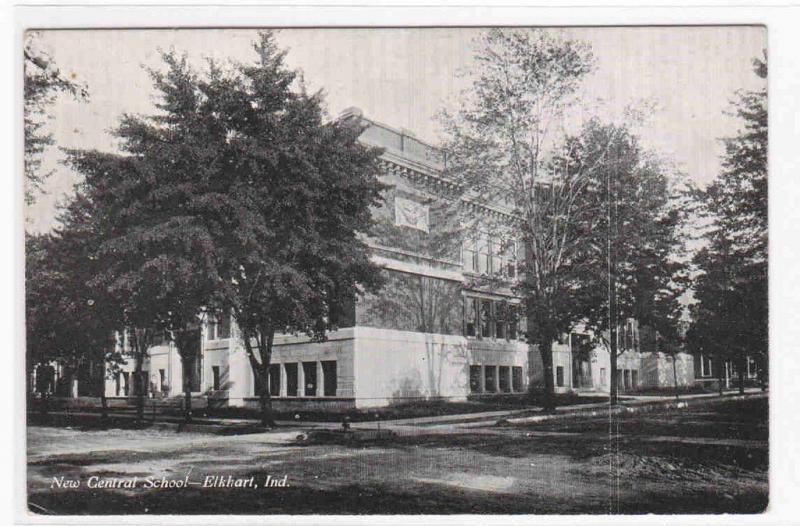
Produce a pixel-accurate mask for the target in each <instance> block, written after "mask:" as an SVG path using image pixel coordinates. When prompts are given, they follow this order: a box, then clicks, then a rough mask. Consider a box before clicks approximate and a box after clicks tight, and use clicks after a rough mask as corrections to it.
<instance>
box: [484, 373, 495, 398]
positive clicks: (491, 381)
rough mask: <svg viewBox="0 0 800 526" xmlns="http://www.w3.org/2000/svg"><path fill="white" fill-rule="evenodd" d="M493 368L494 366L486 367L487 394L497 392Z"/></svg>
mask: <svg viewBox="0 0 800 526" xmlns="http://www.w3.org/2000/svg"><path fill="white" fill-rule="evenodd" d="M495 369H496V368H495V367H494V366H487V367H486V368H485V369H484V371H485V373H484V374H485V383H484V385H485V386H486V392H487V393H495V392H497V378H496V377H495Z"/></svg>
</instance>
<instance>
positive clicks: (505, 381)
mask: <svg viewBox="0 0 800 526" xmlns="http://www.w3.org/2000/svg"><path fill="white" fill-rule="evenodd" d="M498 369H499V371H498V372H499V377H498V381H499V384H500V391H501V392H503V393H510V392H511V369H510V368H508V367H499V368H498Z"/></svg>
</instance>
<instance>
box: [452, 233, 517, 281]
mask: <svg viewBox="0 0 800 526" xmlns="http://www.w3.org/2000/svg"><path fill="white" fill-rule="evenodd" d="M461 259H462V263H463V268H464V272H470V273H474V274H485V275H494V276H501V277H506V278H515V277H516V276H517V244H516V243H515V242H507V243H503V242H501V241H499V240H493V239H490V238H489V237H488V236H485V235H480V236H476V237H473V238H468V239H466V240H465V241H464V244H463V246H462V250H461Z"/></svg>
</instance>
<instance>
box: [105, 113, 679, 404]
mask: <svg viewBox="0 0 800 526" xmlns="http://www.w3.org/2000/svg"><path fill="white" fill-rule="evenodd" d="M354 111H356V110H354ZM364 120H365V122H366V123H367V124H368V127H367V128H366V130H365V131H364V133H363V135H362V141H363V142H364V143H365V144H369V145H375V146H380V147H382V148H384V150H385V151H384V153H383V155H382V158H381V163H382V167H383V170H384V174H383V176H382V179H383V181H384V182H385V183H388V184H389V185H390V188H389V189H388V190H387V191H386V192H385V202H384V204H383V205H382V206H380V207H379V208H376V209H375V210H374V218H375V220H376V228H375V231H374V234H373V235H372V237H371V238H370V239H369V240H368V242H369V245H370V247H371V249H372V251H373V260H374V262H375V263H377V264H378V265H380V266H381V267H383V269H384V270H383V272H384V273H385V277H386V285H385V286H384V288H383V289H382V291H381V292H380V293H379V294H378V295H370V296H367V297H365V298H360V299H359V300H358V301H353V302H351V303H350V304H349V305H345V306H344V308H343V309H342V312H341V313H339V319H338V325H339V326H340V327H344V328H341V329H339V330H337V331H334V332H332V333H329V334H328V338H327V341H325V342H311V341H309V339H308V338H306V337H297V336H289V335H280V336H277V337H276V339H275V342H274V350H273V354H272V366H271V369H270V381H269V386H270V391H271V394H272V396H273V397H274V404H275V406H276V407H283V408H289V407H295V406H298V405H302V406H303V407H306V408H308V407H315V408H334V407H337V408H340V407H376V406H385V405H388V404H392V403H398V402H403V401H410V400H414V399H420V398H423V399H445V400H453V401H456V400H466V399H467V398H468V397H470V396H488V395H503V394H512V393H524V392H526V391H527V390H528V388H529V386H539V385H543V377H542V372H543V369H542V365H541V358H540V356H539V352H538V350H536V349H535V348H532V347H529V346H528V345H527V344H526V343H525V342H523V341H521V339H520V335H521V334H522V333H523V331H524V330H525V322H524V319H522V318H521V317H520V315H519V314H520V309H519V299H518V298H516V297H515V296H514V294H513V293H512V290H511V285H512V283H513V280H514V279H516V278H517V258H518V257H520V256H521V254H518V247H517V244H516V243H514V242H513V241H508V240H500V239H493V238H492V236H489V235H487V234H486V233H483V232H481V231H480V229H479V228H477V229H475V231H470V232H466V233H463V232H462V224H463V223H462V222H461V219H460V218H461V216H460V215H459V214H461V213H464V212H465V211H466V213H468V214H471V215H473V216H475V217H485V216H494V217H502V216H503V215H507V212H506V211H504V210H503V208H502V207H491V208H490V207H485V206H482V205H478V204H476V203H474V202H470V201H468V200H464V199H462V197H461V196H460V193H459V192H458V191H457V189H458V187H457V184H456V183H455V182H454V181H451V180H448V179H447V178H445V177H444V176H442V168H443V165H444V162H445V159H443V158H442V154H441V153H440V152H439V151H438V150H436V149H435V148H432V147H430V146H428V145H426V144H425V143H423V142H421V141H419V140H417V139H416V138H414V137H413V136H412V135H410V134H409V133H407V132H404V131H400V130H395V129H393V128H390V127H388V126H385V125H383V124H379V123H376V122H372V121H369V120H367V119H364ZM485 276H490V277H492V278H493V279H492V285H491V286H489V285H486V284H485V283H486V280H485V279H483V278H484V277H485ZM631 322H632V321H631ZM634 325H635V324H633V325H631V328H630V331H622V332H623V333H624V334H628V335H629V337H630V338H631V342H632V343H631V346H630V348H629V351H627V352H625V353H624V354H623V355H622V356H620V358H619V361H618V363H619V366H618V367H619V369H620V375H619V382H620V386H621V390H623V391H627V390H635V389H636V388H637V387H639V386H643V385H649V383H650V382H651V381H652V382H655V383H658V384H659V385H660V384H661V382H663V381H664V378H665V374H664V373H663V370H664V363H663V357H661V356H659V355H657V353H655V354H654V353H649V354H648V353H644V354H642V352H641V351H642V349H640V348H639V345H638V334H639V331H638V328H635V327H634ZM124 344H125V342H124V341H120V342H119V345H120V346H121V347H120V348H121V349H123V350H124V348H125V347H124ZM199 345H200V348H199V349H198V353H199V359H198V360H196V362H197V366H196V368H195V370H194V371H192V378H191V384H192V390H193V391H194V392H196V393H197V394H198V395H205V396H208V397H209V400H215V401H217V402H218V403H222V404H228V405H231V406H243V405H254V406H255V405H257V403H258V400H257V398H256V397H255V393H256V389H255V384H254V377H253V374H252V372H251V369H250V364H249V362H248V358H247V356H246V354H245V351H244V349H243V345H242V343H241V340H240V339H239V334H238V331H237V328H236V326H235V324H232V323H231V321H230V319H229V318H228V317H225V318H223V319H220V320H218V321H215V320H206V322H205V324H204V327H203V336H202V338H201V341H200V344H199ZM553 355H554V364H553V365H554V369H553V375H554V382H555V385H556V391H557V392H568V391H573V390H582V391H600V392H607V391H608V389H609V378H610V366H609V363H610V361H609V356H608V352H606V351H604V350H602V349H593V348H591V345H589V342H588V339H587V337H586V336H582V335H580V334H571V335H569V336H566V335H565V336H564V337H563V338H562V339H561V340H560V341H558V342H556V343H555V344H554V346H553ZM688 360H689V362H688V363H689V365H688V367H689V370H690V371H691V370H692V365H691V357H690V356H689V357H688ZM143 369H144V375H145V376H146V380H145V381H139V382H137V381H136V379H135V378H134V377H133V372H132V371H133V364H131V363H129V364H127V365H125V366H123V368H122V370H121V371H120V373H119V374H118V375H117V376H116V377H115V378H112V379H110V380H108V382H107V384H106V395H108V396H110V397H115V396H119V397H123V396H132V395H133V394H134V392H135V391H136V389H137V385H138V386H143V388H144V389H145V390H146V391H147V392H148V393H149V394H150V395H151V396H155V397H158V396H177V395H179V394H180V393H181V391H182V367H181V360H180V357H179V356H178V353H177V350H176V349H175V348H174V346H172V345H171V344H169V343H168V342H165V341H162V342H157V344H156V345H155V346H154V347H153V348H152V349H151V350H150V353H149V359H148V360H147V362H146V363H145V364H144V367H143ZM643 371H646V372H643ZM666 385H672V380H671V376H670V377H669V381H668V382H667V384H666Z"/></svg>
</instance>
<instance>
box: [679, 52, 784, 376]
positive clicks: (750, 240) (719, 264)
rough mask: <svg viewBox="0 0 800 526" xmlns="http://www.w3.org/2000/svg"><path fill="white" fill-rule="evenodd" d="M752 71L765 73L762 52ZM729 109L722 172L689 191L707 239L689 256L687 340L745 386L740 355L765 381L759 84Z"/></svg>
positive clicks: (764, 123) (762, 105)
mask: <svg viewBox="0 0 800 526" xmlns="http://www.w3.org/2000/svg"><path fill="white" fill-rule="evenodd" d="M753 69H754V72H755V74H756V75H757V76H758V77H759V78H761V79H766V77H767V63H766V56H765V58H764V60H760V59H754V60H753ZM730 114H731V115H732V116H734V117H736V118H737V119H738V120H739V122H740V123H741V128H740V129H739V131H738V133H737V134H736V135H735V136H733V137H729V138H726V139H723V142H724V145H725V154H724V157H723V159H722V168H723V170H722V173H721V174H720V176H719V178H717V179H716V180H715V181H714V182H713V183H712V184H710V185H709V186H708V187H707V188H706V189H705V190H695V195H696V196H697V197H698V198H699V201H700V212H701V216H702V217H704V218H706V220H707V221H710V227H709V228H708V231H707V241H708V244H707V246H706V247H705V248H704V250H701V251H700V252H699V253H698V254H697V256H696V257H695V260H694V263H695V265H696V266H697V270H698V272H699V274H700V275H699V277H698V279H697V282H696V285H695V299H696V300H697V303H696V304H695V305H694V306H693V325H692V327H691V329H690V336H691V342H692V344H693V346H694V347H695V349H698V350H703V351H705V352H707V353H709V352H710V353H711V354H714V355H716V356H717V357H718V360H720V361H719V362H718V367H719V370H720V371H721V370H722V368H723V364H724V361H725V360H727V359H730V360H732V361H733V362H734V363H735V364H736V369H737V371H738V373H739V390H740V391H743V390H744V375H745V373H746V370H747V356H752V357H755V358H756V359H757V361H758V362H759V367H758V370H759V374H760V375H761V379H762V382H766V374H767V357H768V354H767V347H768V325H769V309H768V273H767V246H768V214H767V212H768V206H767V146H768V114H767V90H766V85H764V87H763V88H762V89H759V90H755V91H739V92H737V94H736V100H735V101H734V102H733V111H732V112H730Z"/></svg>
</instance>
